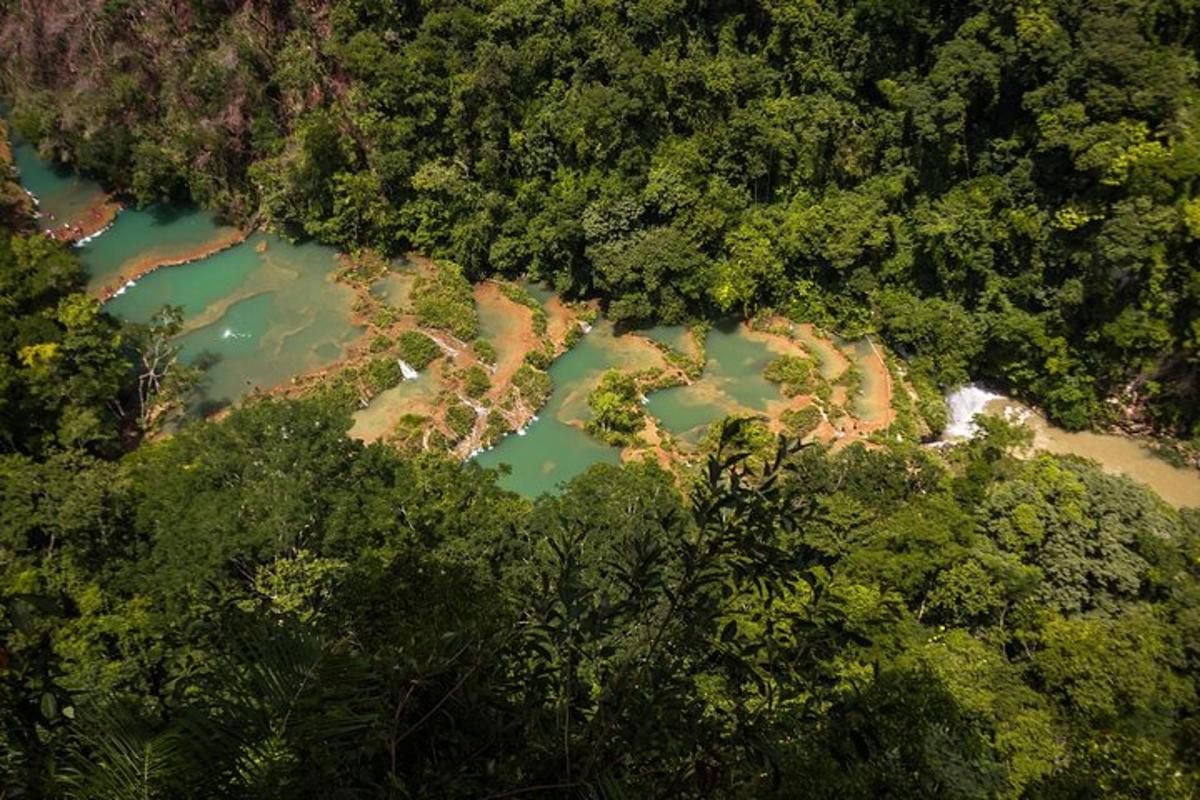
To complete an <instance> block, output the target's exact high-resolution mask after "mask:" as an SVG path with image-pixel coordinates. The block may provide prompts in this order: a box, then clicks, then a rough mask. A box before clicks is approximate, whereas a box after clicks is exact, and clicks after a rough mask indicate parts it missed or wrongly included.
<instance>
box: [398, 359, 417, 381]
mask: <svg viewBox="0 0 1200 800" xmlns="http://www.w3.org/2000/svg"><path fill="white" fill-rule="evenodd" d="M396 363H397V364H399V365H400V374H401V375H403V376H404V380H406V381H411V380H413V379H414V378H416V377H417V376H418V375H420V374H421V373H419V372H417V371H416V370H415V369H413V368H412V365H411V364H409V363H408V362H407V361H405V360H404V359H402V358H397V359H396Z"/></svg>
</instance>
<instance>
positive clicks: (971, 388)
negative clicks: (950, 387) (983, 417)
mask: <svg viewBox="0 0 1200 800" xmlns="http://www.w3.org/2000/svg"><path fill="white" fill-rule="evenodd" d="M1003 399H1004V396H1003V395H998V394H996V393H995V392H989V391H988V390H987V389H984V388H982V387H981V386H979V385H977V384H974V383H968V384H967V385H966V386H960V387H959V388H957V389H955V390H954V391H953V392H951V393H950V394H948V395H946V405H947V406H949V409H950V420H949V421H948V422H947V423H946V430H945V431H943V432H942V438H943V439H970V438H971V437H972V436H974V435H975V434H976V433H978V432H979V426H978V425H976V424H975V415H976V414H979V413H980V412H981V411H983V409H984V407H985V406H987V404H988V403H990V402H992V401H993V400H1003Z"/></svg>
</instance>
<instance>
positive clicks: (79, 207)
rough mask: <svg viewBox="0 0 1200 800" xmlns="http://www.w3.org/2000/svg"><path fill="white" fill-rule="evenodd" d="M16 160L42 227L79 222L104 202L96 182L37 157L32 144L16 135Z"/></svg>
mask: <svg viewBox="0 0 1200 800" xmlns="http://www.w3.org/2000/svg"><path fill="white" fill-rule="evenodd" d="M12 151H13V161H14V162H15V163H16V165H17V169H18V170H20V172H21V185H22V186H24V187H25V189H26V190H27V191H29V192H32V193H33V195H34V196H35V197H36V198H37V201H38V210H39V211H40V212H41V214H42V218H41V219H40V220H38V223H39V225H40V226H41V227H42V228H53V227H56V226H58V225H61V224H62V223H69V222H72V221H74V220H77V219H79V218H80V217H81V216H82V215H83V214H85V213H86V212H87V210H88V209H90V208H93V207H95V205H96V204H97V203H99V202H101V201H103V199H104V190H103V189H101V188H100V184H98V183H96V182H95V181H91V180H88V179H87V178H84V177H81V176H80V175H78V174H77V173H75V172H74V171H73V170H71V169H69V168H68V167H65V166H63V165H61V164H52V163H50V162H49V161H43V160H42V159H41V158H39V157H38V153H37V150H36V149H34V147H33V145H31V144H29V143H27V142H25V141H24V140H22V139H21V138H19V137H16V136H14V137H13V140H12Z"/></svg>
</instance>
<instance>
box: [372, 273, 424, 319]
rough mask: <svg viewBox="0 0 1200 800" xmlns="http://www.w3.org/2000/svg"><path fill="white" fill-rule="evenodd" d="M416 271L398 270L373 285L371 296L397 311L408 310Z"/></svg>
mask: <svg viewBox="0 0 1200 800" xmlns="http://www.w3.org/2000/svg"><path fill="white" fill-rule="evenodd" d="M416 278H417V273H416V271H414V270H411V269H410V270H404V269H396V270H394V271H392V272H389V273H388V274H387V275H385V276H383V277H382V278H380V279H379V280H377V281H375V282H374V283H373V284H371V294H373V295H375V296H376V297H378V298H379V299H380V300H382V301H383V302H385V303H387V304H388V305H389V306H391V307H393V308H396V309H406V308H407V307H408V298H409V295H411V294H412V287H413V281H415V280H416Z"/></svg>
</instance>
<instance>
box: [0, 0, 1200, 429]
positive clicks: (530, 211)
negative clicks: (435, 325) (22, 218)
mask: <svg viewBox="0 0 1200 800" xmlns="http://www.w3.org/2000/svg"><path fill="white" fill-rule="evenodd" d="M2 8H3V10H2V11H0V15H2V22H0V24H2V26H3V28H2V31H3V39H4V41H5V42H6V43H8V46H7V47H5V48H4V49H3V51H2V54H3V58H2V63H3V70H4V73H3V74H4V83H5V85H6V87H7V89H8V92H9V93H10V94H11V95H12V96H13V97H14V99H15V110H14V116H13V118H14V120H15V121H16V123H17V124H18V126H19V127H20V129H21V130H22V131H23V132H24V133H25V134H26V136H28V137H29V138H31V139H33V140H36V141H37V142H39V144H40V145H41V146H42V147H43V149H44V150H45V152H46V153H47V154H53V155H56V156H58V157H61V158H66V159H68V160H70V161H72V162H74V163H76V164H77V165H79V166H80V167H81V168H83V169H85V170H89V171H92V172H95V173H97V174H99V175H101V176H103V177H104V178H105V180H106V181H107V182H108V183H109V184H110V185H111V186H113V187H114V188H117V189H120V190H122V191H124V192H127V193H129V194H130V195H131V196H132V197H134V198H136V199H137V200H139V201H147V200H150V199H153V198H156V197H161V196H171V195H191V196H192V197H194V198H196V199H197V200H199V201H200V202H202V203H205V204H207V205H210V206H213V207H217V208H221V209H224V210H225V211H226V212H227V213H229V214H230V215H233V216H235V217H238V218H248V217H254V216H257V217H258V218H260V219H263V220H266V221H269V222H271V223H274V224H277V225H281V226H286V227H287V228H289V229H291V230H293V231H295V232H307V233H309V234H312V235H316V236H319V237H321V238H322V239H324V240H327V241H329V242H332V243H335V244H337V245H339V246H341V247H344V248H355V247H359V246H363V245H370V246H372V247H375V248H379V249H381V250H384V251H387V252H397V251H401V250H405V249H408V248H416V249H419V250H423V251H427V252H431V253H434V254H440V255H449V256H452V257H453V258H455V259H456V260H458V261H459V262H460V263H462V264H463V265H464V266H465V267H466V268H467V270H468V272H469V273H470V274H472V275H475V276H479V275H483V274H487V273H493V272H500V273H506V274H515V273H520V272H525V271H530V272H532V273H533V274H534V275H537V276H542V277H545V278H548V279H551V280H553V281H554V282H555V284H556V285H557V286H558V287H559V288H560V289H561V290H563V291H565V292H568V293H572V294H589V293H597V294H600V295H602V296H604V297H606V298H608V299H609V300H610V301H611V305H610V313H611V314H612V315H613V316H615V317H618V318H641V319H647V318H662V319H667V320H673V319H677V318H679V317H680V316H682V315H683V314H685V313H688V312H689V311H693V312H694V311H701V312H707V313H713V312H726V311H739V312H742V311H746V312H749V311H753V310H754V309H757V308H760V307H762V306H765V305H771V306H774V307H777V308H780V309H783V310H786V311H790V312H791V313H793V314H795V315H797V316H799V317H803V318H805V319H809V320H815V321H821V322H832V323H834V324H836V325H838V326H841V327H843V328H845V329H848V330H853V329H862V328H864V327H869V328H876V329H878V330H880V331H882V332H883V333H884V334H886V335H887V336H888V337H889V338H890V340H891V341H892V343H893V344H895V345H896V346H897V347H899V348H900V349H901V350H902V351H904V352H906V353H908V354H910V355H913V356H914V357H915V364H916V365H917V366H918V368H921V369H925V370H927V371H929V372H930V373H931V374H932V376H933V377H935V378H936V379H937V380H939V381H941V382H944V383H952V382H956V381H960V380H962V379H964V378H965V377H967V375H968V374H971V375H973V376H976V377H989V378H993V379H999V380H1001V381H1003V382H1005V383H1006V384H1008V385H1009V386H1010V387H1012V388H1013V389H1014V390H1016V391H1018V392H1021V393H1024V394H1025V395H1027V396H1029V397H1032V398H1033V399H1035V400H1037V401H1039V402H1041V403H1042V404H1044V405H1045V406H1046V407H1047V409H1048V410H1049V411H1050V413H1051V414H1052V415H1053V416H1054V417H1055V418H1057V419H1058V420H1059V421H1061V422H1063V423H1066V424H1068V425H1071V426H1082V425H1084V424H1087V423H1088V422H1089V421H1097V420H1100V419H1102V418H1104V417H1105V416H1106V415H1111V414H1115V413H1117V409H1116V408H1114V407H1110V406H1107V405H1106V404H1104V403H1102V400H1103V399H1104V398H1106V397H1118V398H1120V399H1121V400H1122V401H1123V403H1124V406H1125V407H1124V409H1123V410H1124V411H1126V412H1128V414H1129V415H1130V416H1131V417H1139V418H1141V419H1149V420H1151V421H1153V422H1155V423H1157V424H1158V425H1159V426H1160V427H1161V428H1165V429H1168V430H1174V431H1175V432H1178V433H1183V434H1192V433H1194V426H1195V424H1196V423H1197V414H1198V411H1197V409H1200V402H1198V396H1197V391H1198V390H1197V379H1196V373H1197V361H1196V359H1197V349H1198V338H1200V322H1198V320H1197V309H1198V307H1200V277H1198V272H1197V266H1196V265H1197V259H1198V257H1200V199H1198V198H1197V197H1196V194H1195V192H1196V189H1195V183H1196V177H1197V174H1198V173H1200V138H1198V137H1200V133H1198V129H1197V121H1198V115H1200V105H1198V94H1197V60H1196V56H1195V53H1196V48H1197V46H1198V45H1200V28H1198V24H1197V9H1196V6H1195V3H1194V2H1192V0H1169V1H1167V2H1151V1H1150V0H1089V1H1088V2H1079V1H1077V0H1052V1H1050V2H1040V3H1024V2H1016V1H1015V0H1004V1H1001V0H994V1H992V2H980V1H979V0H976V2H967V3H950V2H934V1H933V0H906V1H905V2H891V1H890V0H889V1H888V2H883V1H882V0H857V1H852V0H841V1H840V2H827V3H811V2H805V1H801V0H770V1H768V2H756V3H720V2H712V3H708V2H683V1H682V0H641V1H640V2H632V1H631V2H615V3H574V2H572V3H553V2H537V1H536V0H510V1H508V2H485V1H484V0H478V1H477V2H445V3H429V4H418V3H392V2H382V1H379V2H376V1H373V0H339V1H337V2H334V1H333V0H311V1H310V2H296V3H286V2H245V1H237V0H224V1H223V2H198V1H197V0H191V1H189V0H154V1H151V2H128V1H127V0H70V1H69V2H58V3H41V2H36V1H35V0H9V2H7V3H5V4H3V6H2Z"/></svg>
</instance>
